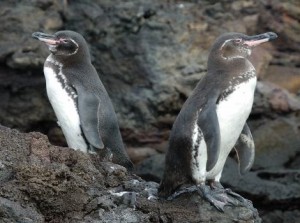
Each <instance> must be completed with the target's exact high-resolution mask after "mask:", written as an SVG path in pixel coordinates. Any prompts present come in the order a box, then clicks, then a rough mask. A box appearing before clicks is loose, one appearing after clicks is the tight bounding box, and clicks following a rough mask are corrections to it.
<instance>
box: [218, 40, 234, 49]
mask: <svg viewBox="0 0 300 223" xmlns="http://www.w3.org/2000/svg"><path fill="white" fill-rule="evenodd" d="M232 40H233V39H228V40H225V41H224V43H223V44H222V46H221V50H222V49H223V47H224V46H225V45H226V44H227V43H228V42H230V41H232Z"/></svg>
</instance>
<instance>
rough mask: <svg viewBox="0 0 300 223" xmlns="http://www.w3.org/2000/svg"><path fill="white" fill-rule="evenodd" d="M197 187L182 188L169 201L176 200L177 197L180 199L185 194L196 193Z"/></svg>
mask: <svg viewBox="0 0 300 223" xmlns="http://www.w3.org/2000/svg"><path fill="white" fill-rule="evenodd" d="M197 190H198V189H197V186H195V185H194V186H190V187H186V188H181V189H180V190H178V191H176V192H175V193H174V194H172V195H171V196H169V197H168V198H167V200H168V201H171V200H174V199H175V198H176V197H178V196H179V195H181V194H184V193H193V192H195V191H197Z"/></svg>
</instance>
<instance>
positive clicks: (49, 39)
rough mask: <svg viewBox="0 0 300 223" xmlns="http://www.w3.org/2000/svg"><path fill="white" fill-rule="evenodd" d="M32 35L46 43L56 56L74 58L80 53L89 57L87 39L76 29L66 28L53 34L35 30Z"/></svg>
mask: <svg viewBox="0 0 300 223" xmlns="http://www.w3.org/2000/svg"><path fill="white" fill-rule="evenodd" d="M32 37H33V38H36V39H38V40H40V41H42V42H44V43H46V45H47V46H48V48H49V51H50V52H51V53H52V54H53V55H54V56H56V57H62V58H65V59H66V58H74V57H75V56H78V55H81V56H85V57H86V56H88V57H89V51H88V46H87V43H86V41H85V39H84V38H83V36H82V35H80V34H79V33H76V32H74V31H69V30H64V31H59V32H56V33H55V34H53V35H49V34H46V33H41V32H35V33H33V34H32ZM81 56H80V57H81ZM83 58H84V57H83ZM81 59H82V57H81Z"/></svg>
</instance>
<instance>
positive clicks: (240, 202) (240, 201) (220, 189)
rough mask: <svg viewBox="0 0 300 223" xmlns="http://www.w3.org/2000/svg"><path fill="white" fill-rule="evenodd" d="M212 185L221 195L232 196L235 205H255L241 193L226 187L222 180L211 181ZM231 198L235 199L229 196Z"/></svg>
mask: <svg viewBox="0 0 300 223" xmlns="http://www.w3.org/2000/svg"><path fill="white" fill-rule="evenodd" d="M209 184H210V187H211V188H212V190H213V191H216V192H217V193H218V194H220V196H221V197H222V196H226V197H228V198H229V196H230V197H232V198H233V199H234V200H235V201H234V202H233V203H232V204H233V205H234V206H243V207H247V208H250V209H251V207H253V205H252V202H251V201H250V200H248V199H245V198H243V197H242V196H241V195H239V194H238V193H235V192H233V191H232V190H231V189H229V188H224V187H223V186H222V184H221V183H220V182H216V181H214V182H210V183H209ZM229 199H230V200H232V201H233V199H231V198H229Z"/></svg>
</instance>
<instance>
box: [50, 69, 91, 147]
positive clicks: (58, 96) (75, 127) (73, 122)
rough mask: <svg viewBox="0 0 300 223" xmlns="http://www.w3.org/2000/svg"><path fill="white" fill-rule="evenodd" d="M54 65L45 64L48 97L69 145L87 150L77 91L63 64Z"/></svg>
mask: <svg viewBox="0 0 300 223" xmlns="http://www.w3.org/2000/svg"><path fill="white" fill-rule="evenodd" d="M49 65H53V64H49ZM54 65H55V66H48V65H47V63H45V66H44V75H45V79H46V89H47V95H48V99H49V101H50V103H51V105H52V107H53V110H54V112H55V115H56V117H57V119H58V121H59V124H60V126H61V128H62V131H63V133H64V135H65V137H66V140H67V143H68V146H69V147H71V148H74V149H80V150H81V151H83V152H86V151H87V144H86V142H85V140H84V138H83V135H82V131H81V127H80V116H79V113H78V108H77V94H76V91H75V90H74V88H72V87H71V86H70V85H69V82H68V80H67V79H66V77H65V76H64V75H63V74H62V72H61V70H62V68H61V67H60V66H61V65H60V64H54Z"/></svg>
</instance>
